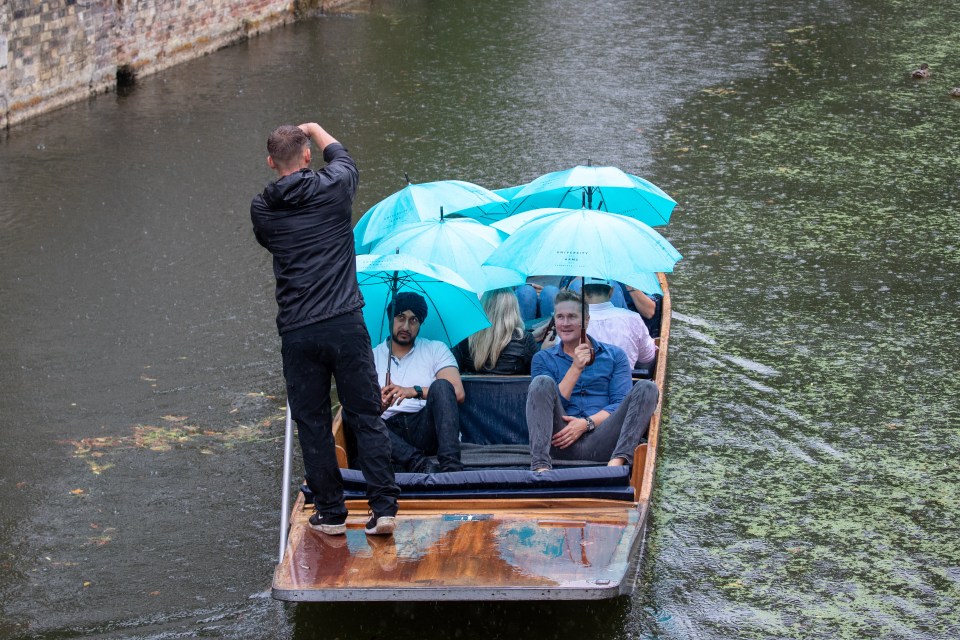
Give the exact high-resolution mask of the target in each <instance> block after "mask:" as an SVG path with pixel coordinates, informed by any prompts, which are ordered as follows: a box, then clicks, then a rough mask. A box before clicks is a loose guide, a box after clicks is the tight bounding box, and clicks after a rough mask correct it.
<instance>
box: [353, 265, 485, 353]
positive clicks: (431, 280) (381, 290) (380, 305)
mask: <svg viewBox="0 0 960 640" xmlns="http://www.w3.org/2000/svg"><path fill="white" fill-rule="evenodd" d="M357 281H358V282H359V283H360V293H362V294H363V299H364V302H365V303H366V304H365V305H364V307H363V320H364V323H365V324H366V325H367V331H369V333H370V340H371V342H372V343H373V344H374V345H376V344H379V343H380V342H383V340H385V339H386V338H387V337H388V336H389V335H390V325H391V318H390V317H388V316H390V309H389V306H390V301H391V300H392V299H393V297H394V295H396V293H397V292H400V291H412V292H413V293H418V294H420V295H421V296H423V298H424V300H425V301H426V303H427V317H426V319H425V320H424V322H423V325H421V327H420V336H422V337H424V338H429V339H431V340H440V341H442V342H445V343H446V344H447V345H449V346H453V345H455V344H457V343H458V342H460V341H461V340H463V339H464V338H466V337H467V336H469V335H471V334H473V333H476V332H477V331H480V330H481V329H486V328H487V327H489V326H490V321H489V320H487V316H486V314H484V312H483V307H482V306H481V305H480V298H479V297H478V296H477V293H476V292H475V291H472V290H471V288H470V285H469V284H468V283H467V282H466V281H465V280H464V279H463V278H461V277H460V276H458V275H457V274H456V273H454V272H453V271H452V270H450V269H448V268H446V267H443V266H440V265H434V264H430V263H427V262H424V261H423V260H420V259H419V258H416V257H414V256H409V255H403V254H397V253H393V254H389V255H359V256H357Z"/></svg>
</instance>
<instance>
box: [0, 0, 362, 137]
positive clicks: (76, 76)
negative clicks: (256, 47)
mask: <svg viewBox="0 0 960 640" xmlns="http://www.w3.org/2000/svg"><path fill="white" fill-rule="evenodd" d="M350 1H351V0H0V128H8V127H10V126H11V125H14V124H16V123H18V122H22V121H24V120H26V119H27V118H31V117H34V116H36V115H39V114H41V113H46V112H48V111H51V110H53V109H56V108H57V107H61V106H63V105H66V104H69V103H71V102H76V101H78V100H82V99H84V98H86V97H89V96H91V95H96V94H97V93H103V92H106V91H109V90H111V89H114V88H115V87H116V86H117V83H118V80H119V81H120V82H121V84H122V83H124V82H130V81H132V80H133V79H134V78H136V77H139V76H143V75H147V74H150V73H155V72H157V71H160V70H162V69H165V68H167V67H169V66H171V65H174V64H177V63H180V62H184V61H185V60H189V59H191V58H196V57H198V56H201V55H204V54H207V53H210V52H211V51H215V50H216V49H219V48H221V47H225V46H227V45H229V44H232V43H234V42H237V41H239V40H242V39H244V38H248V37H250V36H252V35H255V34H257V33H260V32H262V31H266V30H267V29H270V28H273V27H275V26H278V25H280V24H284V23H287V22H291V21H293V20H295V19H297V18H299V17H302V16H305V15H310V14H312V13H316V12H322V11H324V10H327V9H330V8H332V7H333V6H337V5H343V4H347V3H348V2H350Z"/></svg>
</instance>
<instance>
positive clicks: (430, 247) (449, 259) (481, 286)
mask: <svg viewBox="0 0 960 640" xmlns="http://www.w3.org/2000/svg"><path fill="white" fill-rule="evenodd" d="M506 236H507V234H505V233H502V232H500V231H497V230H496V229H494V228H492V227H488V226H486V225H484V224H481V223H479V222H477V221H476V220H471V219H470V218H453V219H450V218H441V219H440V220H428V221H426V222H418V223H415V224H408V225H404V226H403V227H401V228H400V229H398V230H397V231H395V232H393V233H391V234H390V235H389V236H387V237H385V238H381V239H380V240H379V241H377V243H376V244H374V245H373V247H372V248H371V249H370V253H375V254H383V255H386V254H390V253H394V252H397V251H399V252H400V254H401V255H410V256H414V257H417V258H420V259H421V260H424V261H425V262H429V263H431V264H435V265H441V266H444V267H448V268H450V269H452V270H453V271H454V272H456V273H457V274H458V275H459V276H460V277H462V278H463V279H464V280H466V281H467V283H469V284H470V286H471V288H472V289H474V290H475V291H478V292H482V291H488V290H490V289H499V288H501V287H512V286H515V285H518V284H523V282H524V276H523V275H522V274H520V273H519V272H517V271H514V270H512V269H504V268H502V267H493V266H485V265H484V264H483V261H484V260H486V259H487V257H489V255H490V254H491V253H493V251H494V249H496V248H497V247H498V246H500V242H502V240H503V238H505V237H506Z"/></svg>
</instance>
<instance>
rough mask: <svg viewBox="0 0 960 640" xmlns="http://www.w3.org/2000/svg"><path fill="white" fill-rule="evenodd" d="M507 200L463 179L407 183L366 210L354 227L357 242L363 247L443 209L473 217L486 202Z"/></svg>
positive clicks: (496, 203) (495, 203)
mask: <svg viewBox="0 0 960 640" xmlns="http://www.w3.org/2000/svg"><path fill="white" fill-rule="evenodd" d="M506 202H507V201H506V199H504V198H501V197H500V196H498V195H497V194H495V193H494V192H492V191H490V190H489V189H485V188H483V187H481V186H480V185H476V184H473V183H472V182H464V181H463V180H440V181H437V182H423V183H417V184H408V185H407V186H406V187H404V188H403V189H401V190H400V191H397V192H396V193H394V194H392V195H389V196H387V197H386V198H384V199H383V200H381V201H380V202H378V203H377V204H375V205H373V206H372V207H371V208H370V209H369V210H368V211H367V212H366V213H365V214H363V217H362V218H360V220H359V221H358V222H357V226H356V227H355V228H354V230H353V233H354V240H355V244H356V246H357V247H358V248H360V249H361V250H363V249H364V248H366V247H368V246H371V245H373V243H375V242H377V241H378V240H379V239H381V238H383V237H384V236H387V235H389V234H390V233H392V232H393V231H395V230H397V229H398V228H400V227H401V226H403V225H405V224H411V223H415V222H424V221H426V220H439V219H440V216H441V212H442V213H444V214H446V215H448V216H449V215H452V214H456V215H458V216H462V217H473V215H477V213H478V212H479V210H480V208H481V207H483V206H491V205H492V206H493V207H494V210H496V209H497V208H498V207H499V208H503V207H504V206H505V205H506ZM504 212H505V209H504Z"/></svg>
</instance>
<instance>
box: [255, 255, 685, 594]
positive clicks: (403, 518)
mask: <svg viewBox="0 0 960 640" xmlns="http://www.w3.org/2000/svg"><path fill="white" fill-rule="evenodd" d="M659 278H660V282H661V285H662V287H663V311H662V321H661V329H660V338H659V347H660V348H659V355H658V358H657V363H656V369H655V373H654V376H653V378H654V381H655V382H656V384H657V386H658V387H659V388H660V392H661V393H660V404H659V405H658V407H657V410H656V412H655V413H654V415H653V418H652V419H651V422H650V429H649V432H648V435H647V442H645V443H641V444H640V445H639V447H638V448H637V451H636V455H635V457H634V459H635V464H634V465H633V466H632V468H631V467H620V468H617V467H606V466H603V467H591V470H592V471H591V472H589V473H587V475H588V476H590V473H594V472H595V473H597V474H599V475H600V476H601V477H588V478H587V479H584V478H582V477H580V476H581V475H582V474H580V473H579V472H578V470H577V469H572V470H564V469H557V470H555V471H553V472H548V474H545V475H553V476H554V477H553V478H549V479H544V480H539V479H538V480H537V481H534V482H533V483H531V479H532V478H533V477H534V474H532V472H530V471H526V470H515V471H506V472H499V473H500V475H499V476H498V481H497V482H494V483H492V486H490V485H491V483H489V482H487V481H488V480H489V478H487V479H486V480H480V481H476V482H473V481H469V482H461V483H459V484H456V483H454V484H452V485H451V484H449V483H444V482H442V478H441V477H442V476H459V475H460V473H463V474H467V475H469V474H471V473H476V472H469V471H465V472H459V473H458V474H432V475H429V476H426V478H424V477H423V475H422V474H398V482H400V477H401V476H419V477H418V478H413V479H412V481H411V482H410V483H408V484H409V485H410V486H404V483H402V482H401V487H402V493H401V497H400V513H399V516H398V518H397V530H396V532H395V534H394V535H393V536H392V537H384V536H367V535H365V534H364V532H363V528H364V524H365V522H366V519H367V516H366V513H367V504H366V501H365V499H364V498H363V497H362V496H363V491H362V485H358V486H356V487H354V489H353V491H352V493H351V486H352V485H351V483H352V482H357V478H358V477H359V479H360V480H359V482H362V476H360V475H359V472H356V471H350V470H348V469H347V467H348V464H347V463H348V460H347V453H346V446H345V439H344V433H343V429H342V424H341V422H340V420H339V416H338V418H337V420H335V424H334V429H335V431H336V436H337V442H338V452H337V453H338V458H339V460H340V466H341V468H342V469H343V473H344V478H345V489H346V490H347V496H348V500H347V507H348V509H349V510H350V513H351V515H350V516H349V517H348V519H347V534H346V536H327V535H324V534H321V533H319V532H316V531H314V530H312V529H311V528H310V527H309V524H308V518H309V516H310V515H311V513H312V512H313V508H312V506H309V507H308V506H307V503H306V501H305V499H304V495H303V493H302V492H301V493H300V494H299V495H298V497H297V500H296V502H295V504H294V505H293V507H292V510H289V494H290V491H289V487H290V458H291V451H292V439H293V438H292V436H293V428H292V424H291V420H290V418H289V411H288V419H287V441H286V451H285V464H284V480H283V503H284V504H283V507H282V511H281V532H280V559H279V562H278V564H277V565H276V568H275V572H274V578H273V589H272V595H273V597H274V598H276V599H278V600H287V601H360V600H366V601H386V600H409V601H435V600H451V601H452V600H461V601H474V600H476V601H484V600H594V599H602V598H612V597H616V596H620V595H626V594H629V593H631V592H632V591H633V589H634V586H635V583H636V580H637V574H638V571H639V567H640V560H641V558H642V556H643V545H644V537H645V532H646V526H647V521H648V519H649V514H650V498H651V494H652V488H653V481H654V473H655V470H656V460H657V443H658V441H659V435H660V412H661V407H662V404H663V395H664V394H663V391H664V378H665V375H666V366H667V354H668V350H669V341H670V308H671V306H670V294H669V291H668V289H667V282H666V279H665V278H664V276H663V275H662V274H660V275H659ZM478 378H484V379H485V381H486V383H487V384H489V383H490V380H491V378H499V376H478ZM527 379H529V378H527ZM464 380H465V385H469V384H470V383H469V380H468V378H467V377H465V378H464ZM524 383H525V381H524ZM508 386H510V385H509V384H508ZM478 388H480V387H478ZM467 391H468V396H469V394H470V391H471V388H470V387H469V386H468V388H467ZM476 395H480V396H482V395H483V391H481V392H480V393H478V394H476ZM479 401H480V402H481V403H482V402H483V398H480V399H479ZM484 411H486V409H485V408H483V407H481V409H480V414H481V416H483V415H484ZM491 415H492V414H491ZM520 415H522V412H521V413H520ZM515 416H516V414H515V413H514V419H515ZM520 422H521V423H522V420H521V421H520ZM524 429H525V428H524ZM465 440H466V438H465ZM608 469H609V470H612V471H613V472H615V471H616V470H617V469H619V470H621V473H620V476H622V477H616V476H611V475H610V474H609V473H608V472H607V471H606V470H608ZM568 471H569V473H568ZM479 473H481V474H482V473H483V472H479ZM568 476H569V477H568ZM288 514H289V516H288Z"/></svg>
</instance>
